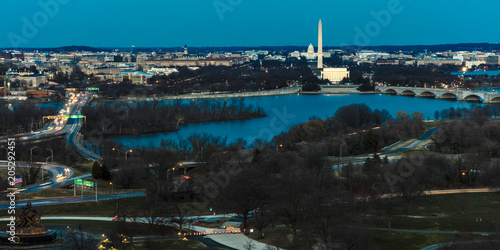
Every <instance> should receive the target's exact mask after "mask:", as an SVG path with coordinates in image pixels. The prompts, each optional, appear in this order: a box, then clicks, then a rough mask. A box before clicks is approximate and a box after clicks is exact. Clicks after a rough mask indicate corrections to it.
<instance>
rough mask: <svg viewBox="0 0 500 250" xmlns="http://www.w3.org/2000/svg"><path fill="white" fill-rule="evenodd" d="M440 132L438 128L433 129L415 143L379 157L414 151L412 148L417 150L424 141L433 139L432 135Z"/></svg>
mask: <svg viewBox="0 0 500 250" xmlns="http://www.w3.org/2000/svg"><path fill="white" fill-rule="evenodd" d="M437 131H438V128H437V127H436V128H433V129H430V130H428V131H427V132H425V133H424V134H423V135H422V136H421V137H420V138H418V139H417V140H415V141H414V142H412V143H410V144H409V145H407V146H405V147H402V148H398V149H395V150H392V151H389V152H384V153H380V154H379V155H389V154H395V153H400V152H403V151H406V150H409V149H412V148H415V147H416V146H418V145H419V144H420V143H422V142H423V141H425V140H427V139H429V138H430V137H431V135H433V134H434V133H436V132H437Z"/></svg>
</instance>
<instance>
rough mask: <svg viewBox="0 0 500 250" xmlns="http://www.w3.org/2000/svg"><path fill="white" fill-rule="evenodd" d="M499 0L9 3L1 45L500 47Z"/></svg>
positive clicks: (4, 4) (5, 5)
mask: <svg viewBox="0 0 500 250" xmlns="http://www.w3.org/2000/svg"><path fill="white" fill-rule="evenodd" d="M499 9H500V2H498V1H489V0H488V1H486V0H478V1H462V0H457V1H436V0H375V1H374V0H350V1H338V0H311V1H297V0H286V1H284V0H185V1H173V0H142V1H138V0H121V1H115V0H85V1H82V0H23V1H3V2H2V10H3V11H2V14H1V15H0V21H1V23H2V25H0V34H1V38H0V47H59V46H67V45H87V46H94V47H130V46H132V45H135V46H136V47H177V46H179V47H181V46H183V45H184V44H188V45H189V46H196V47H198V46H262V45H271V46H272V45H299V46H305V47H307V45H308V44H309V43H310V42H312V43H313V44H314V45H315V47H316V44H317V39H318V35H317V28H318V20H319V19H322V21H323V44H324V45H325V46H339V45H417V44H445V43H475V42H488V43H499V42H500V32H498V28H499V27H500V26H499V24H500V21H499V19H498V10H499Z"/></svg>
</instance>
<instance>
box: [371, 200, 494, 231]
mask: <svg viewBox="0 0 500 250" xmlns="http://www.w3.org/2000/svg"><path fill="white" fill-rule="evenodd" d="M476 221H477V222H476ZM498 222H500V194H499V193H467V194H446V195H430V196H423V197H420V198H419V199H417V200H416V201H415V202H414V203H413V204H412V207H411V214H410V215H405V214H403V213H402V211H398V213H397V214H396V215H395V216H394V217H393V218H392V228H400V229H418V230H437V231H460V230H466V231H473V232H490V231H492V230H493V229H494V227H495V226H496V224H497V223H498ZM367 223H368V224H369V225H373V226H376V227H387V216H386V215H385V214H384V213H383V212H382V211H378V212H376V213H374V214H372V215H371V216H367Z"/></svg>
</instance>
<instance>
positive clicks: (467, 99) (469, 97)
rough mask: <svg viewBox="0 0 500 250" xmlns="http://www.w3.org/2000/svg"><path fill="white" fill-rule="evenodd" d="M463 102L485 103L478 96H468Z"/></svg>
mask: <svg viewBox="0 0 500 250" xmlns="http://www.w3.org/2000/svg"><path fill="white" fill-rule="evenodd" d="M463 100H464V101H466V102H482V101H483V99H481V97H480V96H478V95H468V96H466V97H464V99H463Z"/></svg>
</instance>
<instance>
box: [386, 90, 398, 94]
mask: <svg viewBox="0 0 500 250" xmlns="http://www.w3.org/2000/svg"><path fill="white" fill-rule="evenodd" d="M384 94H387V95H397V94H398V92H397V91H396V90H394V89H386V90H385V91H384Z"/></svg>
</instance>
